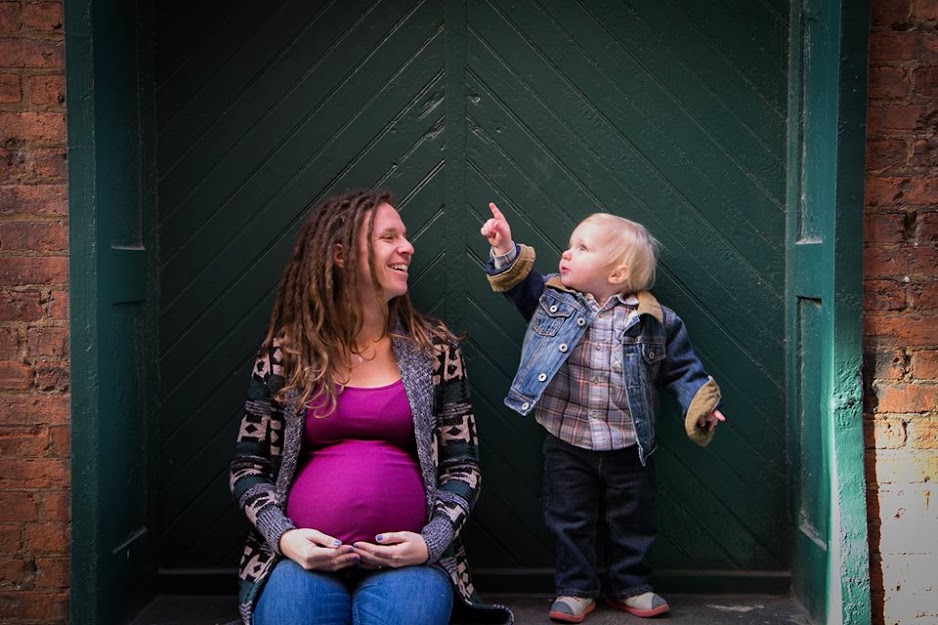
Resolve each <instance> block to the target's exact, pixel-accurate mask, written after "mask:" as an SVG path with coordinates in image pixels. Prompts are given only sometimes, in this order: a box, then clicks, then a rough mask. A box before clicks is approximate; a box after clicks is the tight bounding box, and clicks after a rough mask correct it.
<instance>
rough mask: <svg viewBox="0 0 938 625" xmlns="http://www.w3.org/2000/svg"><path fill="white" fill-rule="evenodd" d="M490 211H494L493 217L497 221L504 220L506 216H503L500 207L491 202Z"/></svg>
mask: <svg viewBox="0 0 938 625" xmlns="http://www.w3.org/2000/svg"><path fill="white" fill-rule="evenodd" d="M489 210H490V211H492V217H494V218H495V219H504V218H505V216H504V215H502V211H500V210H498V207H497V206H495V202H489Z"/></svg>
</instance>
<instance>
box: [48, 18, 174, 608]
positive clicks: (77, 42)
mask: <svg viewBox="0 0 938 625" xmlns="http://www.w3.org/2000/svg"><path fill="white" fill-rule="evenodd" d="M146 20H147V12H146V8H145V7H139V9H138V6H137V4H136V3H133V2H131V3H120V4H107V5H102V4H101V3H95V2H77V3H69V5H68V6H66V7H65V32H66V59H67V76H66V80H67V86H68V89H67V98H68V99H67V105H68V111H69V115H68V140H69V251H70V255H69V256H70V261H69V262H70V267H69V269H70V283H69V297H70V314H71V322H70V323H71V325H70V343H71V345H70V354H71V378H72V384H71V394H72V421H71V430H72V441H71V443H72V445H71V450H72V474H71V477H72V482H71V493H72V529H71V559H70V563H71V575H70V580H71V589H70V590H71V592H70V597H71V599H70V602H69V622H71V623H76V624H88V625H92V624H95V625H97V624H102V625H110V624H115V625H116V624H118V623H124V622H127V621H128V620H129V618H130V617H131V616H132V615H133V614H134V613H135V612H137V611H138V610H139V609H140V608H141V607H142V606H143V605H144V604H145V603H146V602H147V601H148V600H149V599H150V597H151V596H152V594H153V593H154V592H155V588H156V566H157V565H156V551H155V542H156V536H157V532H156V531H155V525H156V520H155V506H154V502H155V497H154V492H155V490H154V488H153V486H154V484H155V479H156V478H155V477H154V463H153V460H154V457H153V455H152V450H153V447H152V446H151V443H152V426H153V424H154V421H153V404H154V400H155V395H154V394H153V391H154V389H155V367H154V366H153V363H154V362H155V347H156V345H155V327H156V324H155V317H154V311H155V307H154V306H153V302H154V299H155V293H156V289H155V281H154V280H153V278H152V276H153V275H154V274H155V271H154V265H153V264H152V261H153V260H154V259H153V257H152V255H151V254H150V253H149V250H151V249H152V248H153V247H154V246H153V234H154V230H153V185H152V183H151V181H150V176H149V174H148V172H149V171H150V170H151V169H150V168H151V167H152V159H153V153H152V150H153V149H154V147H155V144H154V142H153V139H152V136H151V130H152V129H151V127H150V126H149V124H150V116H151V114H152V106H151V103H152V92H151V89H150V88H149V87H148V86H147V84H148V75H147V72H148V71H149V63H148V61H147V58H148V54H149V52H148V50H147V47H146V43H144V41H145V39H142V38H140V37H139V35H138V32H139V31H138V26H139V24H140V23H141V22H146Z"/></svg>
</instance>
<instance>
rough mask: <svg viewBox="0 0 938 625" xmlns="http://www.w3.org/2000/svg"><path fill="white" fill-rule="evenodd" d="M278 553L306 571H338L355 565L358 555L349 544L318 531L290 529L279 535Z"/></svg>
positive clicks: (358, 559) (357, 561) (358, 558)
mask: <svg viewBox="0 0 938 625" xmlns="http://www.w3.org/2000/svg"><path fill="white" fill-rule="evenodd" d="M280 553H282V554H283V555H285V556H286V557H288V558H290V559H291V560H293V561H294V562H296V563H297V564H299V565H300V566H302V567H303V568H304V569H306V570H307V571H313V570H316V571H338V570H339V569H344V568H346V567H349V566H355V565H356V564H358V563H359V561H360V559H361V558H360V556H359V555H358V554H357V553H356V552H355V549H353V548H352V546H351V545H343V544H342V541H340V540H338V539H336V538H333V537H332V536H329V535H327V534H323V533H322V532H320V531H317V530H312V529H292V530H288V531H286V532H284V533H283V535H282V536H281V537H280Z"/></svg>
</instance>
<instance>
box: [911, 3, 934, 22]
mask: <svg viewBox="0 0 938 625" xmlns="http://www.w3.org/2000/svg"><path fill="white" fill-rule="evenodd" d="M911 4H912V6H911V14H912V15H911V20H912V22H914V23H916V24H923V23H924V22H935V21H938V4H936V3H935V0H912V3H911Z"/></svg>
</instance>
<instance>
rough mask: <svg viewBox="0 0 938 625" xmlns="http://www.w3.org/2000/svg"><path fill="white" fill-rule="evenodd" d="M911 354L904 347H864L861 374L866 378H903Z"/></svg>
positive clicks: (908, 365) (907, 368)
mask: <svg viewBox="0 0 938 625" xmlns="http://www.w3.org/2000/svg"><path fill="white" fill-rule="evenodd" d="M910 367H911V356H910V355H908V354H907V353H906V351H905V350H904V349H894V348H887V349H881V350H872V349H864V352H863V372H864V373H863V375H864V377H865V378H866V379H868V380H882V381H887V382H888V381H894V382H898V381H899V380H904V379H906V378H907V377H908V375H909V370H910Z"/></svg>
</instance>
